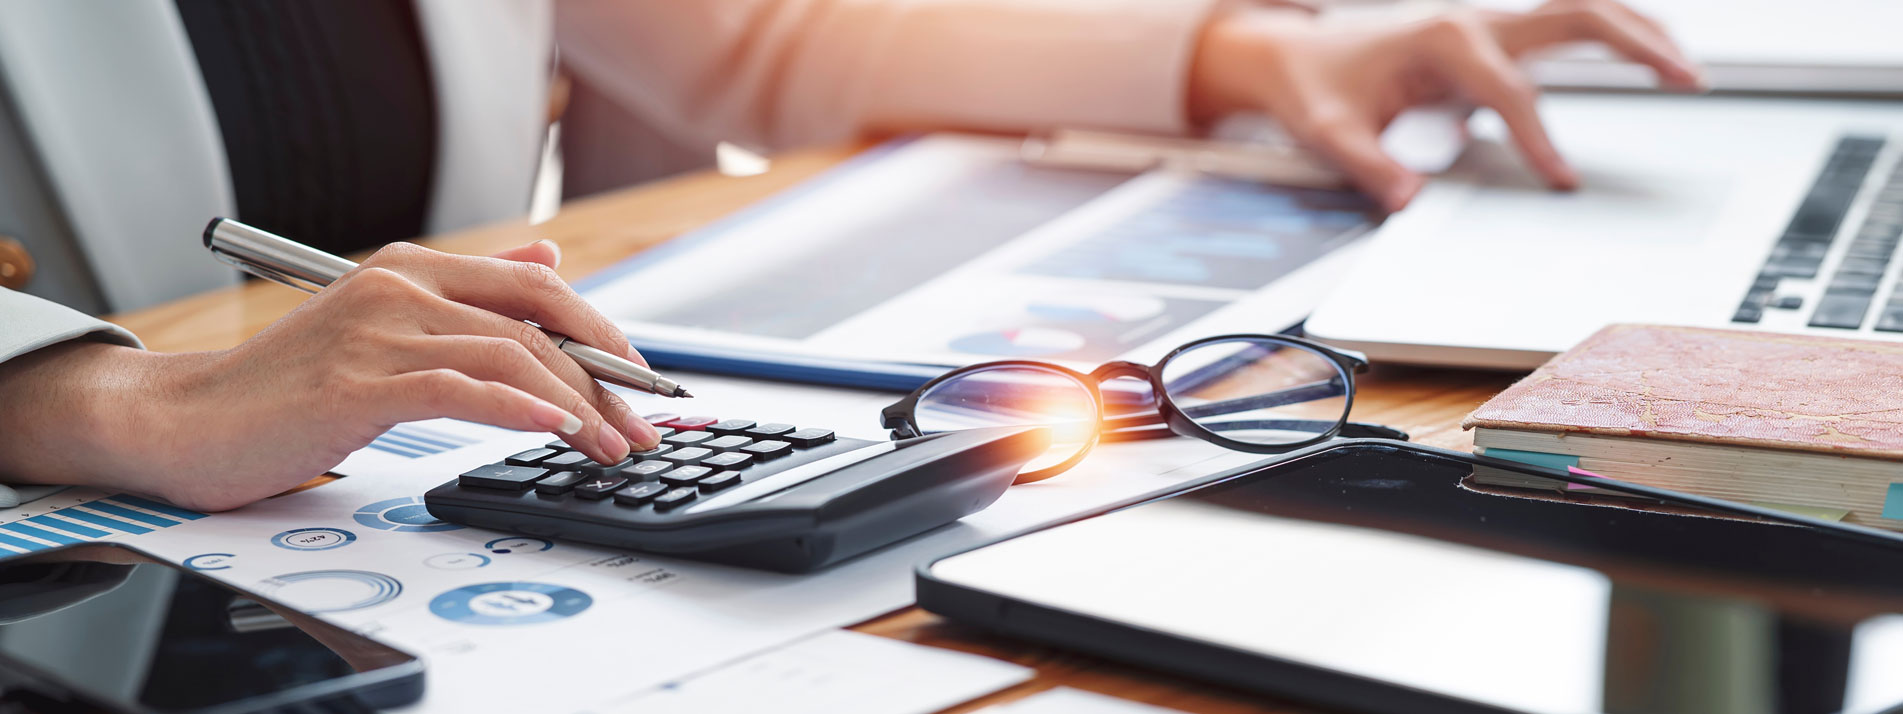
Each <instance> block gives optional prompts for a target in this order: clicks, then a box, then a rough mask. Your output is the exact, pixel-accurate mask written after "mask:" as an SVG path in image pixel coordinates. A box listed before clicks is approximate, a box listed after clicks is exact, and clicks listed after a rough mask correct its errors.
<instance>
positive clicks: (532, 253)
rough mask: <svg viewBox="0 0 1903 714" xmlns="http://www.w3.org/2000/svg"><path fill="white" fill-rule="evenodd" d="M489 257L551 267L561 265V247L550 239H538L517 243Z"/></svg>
mask: <svg viewBox="0 0 1903 714" xmlns="http://www.w3.org/2000/svg"><path fill="white" fill-rule="evenodd" d="M490 257H492V258H501V259H503V260H513V261H516V262H518V263H540V264H542V265H546V266H548V267H551V268H559V267H562V248H561V246H558V245H555V241H551V240H538V241H535V242H534V243H529V244H527V245H519V246H516V247H514V248H510V249H508V250H505V251H502V252H500V253H496V254H494V255H492V256H490Z"/></svg>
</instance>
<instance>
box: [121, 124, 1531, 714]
mask: <svg viewBox="0 0 1903 714" xmlns="http://www.w3.org/2000/svg"><path fill="white" fill-rule="evenodd" d="M858 148H859V147H847V148H838V149H831V150H822V151H809V152H801V153H795V154H789V155H784V156H780V157H776V158H775V159H774V160H773V165H772V169H771V170H769V171H767V172H766V173H764V174H759V175H755V176H748V177H729V176H721V175H719V174H716V173H712V172H706V173H697V174H690V175H685V176H681V177H677V178H672V179H668V180H664V181H658V182H655V183H651V184H646V185H642V186H638V187H634V188H630V189H627V190H623V191H619V192H614V193H610V194H605V195H602V196H599V197H594V198H589V199H585V200H581V201H576V202H571V203H569V204H567V205H565V206H563V208H562V211H561V213H560V214H559V215H557V216H556V217H555V218H554V219H552V220H550V221H548V222H547V223H543V224H541V225H535V226H530V225H527V224H526V223H510V224H501V225H494V226H486V227H481V228H476V229H473V230H468V231H462V232H458V233H454V234H448V235H442V236H437V237H433V238H430V239H427V240H423V241H420V242H422V243H423V244H425V245H428V246H430V247H433V248H437V249H439V250H444V251H448V252H453V253H465V254H486V253H489V252H493V251H497V250H501V249H503V248H508V247H511V246H515V245H520V244H523V243H527V242H529V241H533V240H537V239H549V240H553V241H555V243H556V244H558V245H559V246H561V248H562V252H563V262H562V265H561V268H560V272H561V273H562V275H563V276H564V277H567V278H568V279H570V280H574V279H577V278H580V277H582V276H585V275H587V274H589V273H590V272H593V271H595V270H598V269H600V268H603V267H605V266H608V265H610V264H613V263H614V262H616V261H619V260H621V259H623V258H626V257H628V256H630V255H632V254H634V253H637V252H640V251H641V250H643V249H646V248H648V247H650V246H653V245H655V244H657V243H660V242H662V241H665V240H667V239H669V238H672V237H674V236H676V235H679V234H681V233H683V232H686V231H689V230H692V229H694V228H696V227H699V226H702V225H704V224H706V223H708V222H710V221H713V220H715V219H717V218H720V217H722V216H724V215H726V214H728V213H731V212H733V211H734V210H736V209H739V208H741V207H743V206H746V205H747V204H749V203H752V202H754V201H757V200H759V199H761V198H764V197H766V196H768V195H770V194H772V193H774V192H776V191H779V190H781V189H784V188H786V187H789V186H791V185H793V184H796V183H798V182H799V181H801V180H802V179H805V178H807V177H809V176H812V175H813V174H816V173H818V172H820V171H823V170H825V169H826V168H828V167H831V166H833V165H834V164H837V163H838V162H840V161H841V160H844V159H845V158H847V157H849V156H851V155H852V154H853V153H854V152H856V151H857V150H858ZM358 257H359V258H361V256H358ZM206 259H207V260H210V257H209V256H207V257H206ZM303 299H304V295H303V294H302V293H299V292H297V291H294V290H291V289H289V288H285V287H281V286H278V285H275V284H268V283H262V282H260V281H249V282H248V283H247V284H245V285H242V286H238V287H233V288H230V289H226V290H218V291H214V292H210V293H206V294H203V295H198V296H195V297H191V298H186V299H182V300H178V301H176V302H172V303H168V304H165V305H161V306H158V307H153V308H150V309H146V310H140V311H137V312H130V313H125V314H121V315H116V316H112V317H110V318H109V319H111V320H112V321H113V322H115V323H118V324H120V325H123V326H125V327H126V328H128V329H130V330H132V331H133V332H134V333H135V334H138V335H139V336H140V337H141V338H142V339H143V340H144V341H145V343H146V345H147V346H148V347H149V348H151V349H155V350H165V351H194V350H216V349H224V348H228V347H231V346H232V345H235V344H238V343H239V342H241V341H243V340H244V339H245V338H247V337H249V336H250V335H252V334H254V333H256V332H257V331H258V330H259V329H262V328H263V327H264V326H265V325H267V324H270V323H271V321H273V320H276V319H277V318H278V317H279V316H281V315H283V314H284V313H286V312H288V311H289V310H291V309H293V308H295V307H296V306H297V305H298V303H300V302H301V301H302V300H303ZM1518 376H1519V375H1517V374H1508V373H1499V372H1468V371H1453V370H1439V369H1421V368H1411V367H1391V366H1381V365H1377V366H1376V367H1375V369H1374V370H1373V371H1372V372H1370V373H1369V374H1366V375H1362V378H1361V381H1360V394H1359V395H1358V396H1357V397H1356V403H1355V411H1354V415H1353V418H1355V419H1357V420H1362V421H1374V422H1379V423H1383V424H1387V425H1389V426H1393V427H1396V428H1400V429H1402V430H1405V431H1407V432H1408V433H1409V434H1411V435H1412V436H1413V438H1414V440H1415V441H1417V442H1420V443H1425V444H1431V445H1434V446H1441V447H1447V448H1454V449H1462V450H1465V449H1468V448H1471V446H1472V443H1473V440H1472V438H1471V437H1470V436H1468V435H1467V434H1465V433H1464V432H1462V431H1460V428H1459V422H1460V419H1461V417H1462V416H1464V415H1465V414H1466V413H1467V412H1469V411H1471V410H1473V408H1474V407H1476V406H1478V405H1479V404H1480V403H1481V402H1483V401H1485V400H1486V399H1487V398H1488V397H1489V396H1492V395H1493V394H1494V393H1495V392H1498V391H1500V390H1501V389H1504V388H1505V387H1506V386H1507V385H1509V384H1511V383H1512V381H1513V380H1514V379H1515V378H1516V377H1518ZM856 629H858V630H861V631H864V632H870V633H873V634H877V635H882V636H885V637H891V638H894V639H900V640H906V641H909V642H916V643H921V644H926V645H932V646H936V647H944V648H948V649H954V650H961V651H965V652H974V653H979V654H983V655H988V656H991V657H997V658H1000V659H1005V660H1010V661H1013V662H1017V663H1020V664H1023V665H1026V666H1030V667H1033V668H1035V669H1036V670H1037V672H1038V675H1037V678H1036V679H1035V680H1033V681H1032V682H1029V683H1027V684H1024V685H1022V686H1019V687H1016V688H1013V689H1010V690H1007V691H1004V692H1000V693H998V694H995V695H992V696H990V697H986V698H984V699H981V700H979V701H977V702H972V703H970V704H967V705H965V706H961V707H958V708H955V709H953V710H951V711H954V712H966V711H973V710H976V709H980V708H983V707H984V706H988V705H990V704H996V703H999V702H1003V701H1008V700H1011V699H1017V698H1020V697H1023V696H1026V695H1029V694H1031V693H1034V692H1037V691H1040V690H1043V689H1049V688H1051V687H1055V686H1070V687H1076V688H1079V689H1087V690H1092V691H1096V692H1101V693H1104V694H1110V695H1113V696H1118V697H1123V698H1126V699H1131V700H1135V701H1142V702H1149V703H1153V704H1157V705H1160V706H1166V707H1172V708H1176V709H1181V710H1183V711H1187V712H1205V713H1209V714H1215V713H1219V712H1220V713H1225V714H1227V713H1230V712H1298V711H1314V710H1313V709H1308V708H1302V707H1297V706H1293V705H1289V704H1287V703H1284V702H1276V701H1272V700H1265V699H1262V698H1261V697H1258V696H1254V695H1250V694H1245V693H1241V692H1237V691H1233V690H1228V689H1223V688H1219V687H1213V686H1208V685H1203V684H1199V683H1196V682H1194V681H1190V680H1185V679H1182V678H1178V677H1172V676H1167V675H1162V674H1156V673H1152V672H1147V671H1144V670H1140V669H1135V668H1131V667H1127V666H1123V665H1119V664H1115V663H1111V662H1106V661H1104V660H1101V659H1097V658H1093V657H1088V656H1084V655H1079V654H1075V653H1070V652H1065V651H1062V650H1056V649H1052V648H1048V647H1041V646H1034V645H1028V644H1024V643H1021V642H1017V641H1013V640H1009V639H1004V638H999V637H995V636H991V635H988V634H985V633H982V632H978V631H975V630H972V629H969V628H965V627H961V626H958V625H955V624H952V623H948V622H945V621H943V620H941V619H939V618H938V617H936V616H934V615H931V614H929V613H926V612H924V611H921V610H919V609H918V608H908V609H906V610H902V611H899V612H895V613H892V614H889V615H886V616H884V617H880V618H876V619H873V620H871V621H868V622H866V623H864V624H861V625H859V626H858V627H857V628H856Z"/></svg>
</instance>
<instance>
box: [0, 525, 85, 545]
mask: <svg viewBox="0 0 1903 714" xmlns="http://www.w3.org/2000/svg"><path fill="white" fill-rule="evenodd" d="M0 528H5V529H7V530H10V531H13V532H15V533H18V534H20V535H29V536H33V537H34V538H38V539H40V540H50V541H53V542H54V543H58V544H60V545H71V544H73V543H84V542H85V541H83V540H80V539H78V538H74V537H72V536H64V535H60V534H58V533H54V532H52V531H49V530H46V529H43V528H34V527H33V526H29V525H27V524H25V523H0Z"/></svg>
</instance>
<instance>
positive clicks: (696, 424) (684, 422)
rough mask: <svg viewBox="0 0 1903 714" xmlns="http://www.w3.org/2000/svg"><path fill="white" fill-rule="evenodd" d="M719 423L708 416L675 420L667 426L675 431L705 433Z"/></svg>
mask: <svg viewBox="0 0 1903 714" xmlns="http://www.w3.org/2000/svg"><path fill="white" fill-rule="evenodd" d="M719 423H720V420H719V419H715V418H713V417H710V416H698V417H681V418H679V419H675V420H674V421H671V422H668V423H667V425H668V426H671V427H674V428H676V429H679V430H681V431H705V430H706V429H707V427H710V426H713V425H715V424H719Z"/></svg>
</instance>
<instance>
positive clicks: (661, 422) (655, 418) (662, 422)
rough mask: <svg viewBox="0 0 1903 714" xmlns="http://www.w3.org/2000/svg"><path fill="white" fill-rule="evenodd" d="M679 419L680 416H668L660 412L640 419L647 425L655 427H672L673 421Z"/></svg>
mask: <svg viewBox="0 0 1903 714" xmlns="http://www.w3.org/2000/svg"><path fill="white" fill-rule="evenodd" d="M679 418H681V415H679V414H669V413H667V412H661V413H660V414H649V415H647V416H644V417H641V419H642V420H644V421H646V422H647V423H649V424H653V425H655V426H673V425H674V420H675V419H679Z"/></svg>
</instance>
